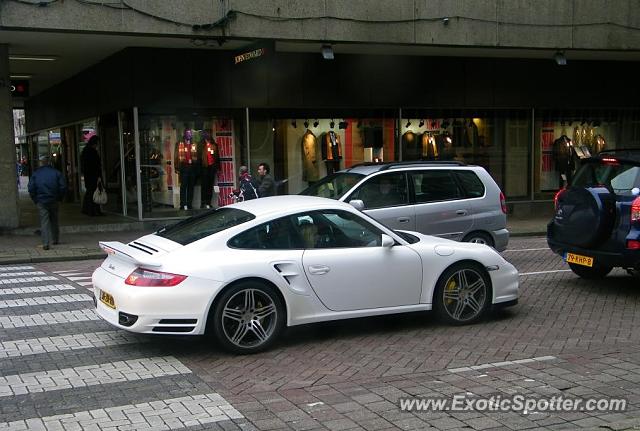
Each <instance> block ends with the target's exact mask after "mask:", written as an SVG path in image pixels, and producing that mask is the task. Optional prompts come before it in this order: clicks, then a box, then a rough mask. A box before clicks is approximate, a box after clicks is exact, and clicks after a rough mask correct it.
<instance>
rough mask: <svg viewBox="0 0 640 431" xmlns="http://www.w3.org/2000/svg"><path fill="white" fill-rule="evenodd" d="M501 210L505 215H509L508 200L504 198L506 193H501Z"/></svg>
mask: <svg viewBox="0 0 640 431" xmlns="http://www.w3.org/2000/svg"><path fill="white" fill-rule="evenodd" d="M500 208H501V209H502V212H503V213H505V214H506V213H507V200H506V199H505V198H504V193H502V192H500Z"/></svg>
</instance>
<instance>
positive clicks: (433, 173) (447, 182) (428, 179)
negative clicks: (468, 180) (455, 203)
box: [411, 169, 462, 204]
mask: <svg viewBox="0 0 640 431" xmlns="http://www.w3.org/2000/svg"><path fill="white" fill-rule="evenodd" d="M411 178H412V181H413V187H414V190H415V194H416V203H418V204H421V203H426V202H437V201H447V200H452V199H460V198H461V197H462V193H461V191H460V188H459V187H458V184H457V183H456V181H455V179H454V178H453V175H452V173H451V171H448V170H436V169H433V170H428V171H421V172H415V173H412V174H411Z"/></svg>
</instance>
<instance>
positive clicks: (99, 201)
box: [93, 179, 107, 205]
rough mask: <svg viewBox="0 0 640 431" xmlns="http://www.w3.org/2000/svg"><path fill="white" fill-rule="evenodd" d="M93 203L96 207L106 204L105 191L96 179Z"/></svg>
mask: <svg viewBox="0 0 640 431" xmlns="http://www.w3.org/2000/svg"><path fill="white" fill-rule="evenodd" d="M93 203H94V204H96V205H104V204H106V203H107V191H106V190H105V189H104V187H102V180H100V179H98V187H97V188H96V191H95V192H93Z"/></svg>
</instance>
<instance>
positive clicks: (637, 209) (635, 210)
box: [631, 197, 640, 223]
mask: <svg viewBox="0 0 640 431" xmlns="http://www.w3.org/2000/svg"><path fill="white" fill-rule="evenodd" d="M638 221H640V197H637V198H635V199H634V200H633V203H632V204H631V223H636V222H638Z"/></svg>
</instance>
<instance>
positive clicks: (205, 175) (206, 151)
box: [200, 132, 220, 209]
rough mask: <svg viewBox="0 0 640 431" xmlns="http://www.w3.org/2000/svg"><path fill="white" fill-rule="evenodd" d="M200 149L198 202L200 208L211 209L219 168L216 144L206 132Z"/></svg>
mask: <svg viewBox="0 0 640 431" xmlns="http://www.w3.org/2000/svg"><path fill="white" fill-rule="evenodd" d="M200 147H201V148H202V157H201V158H202V171H201V174H202V177H201V178H202V187H201V189H200V197H201V200H200V202H201V207H202V208H207V209H209V208H211V198H212V197H213V186H214V185H215V180H216V173H217V172H218V169H219V167H220V159H219V153H218V144H217V143H216V141H215V139H212V138H211V137H210V136H209V134H208V133H207V132H204V133H203V136H202V142H201V143H200Z"/></svg>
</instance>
